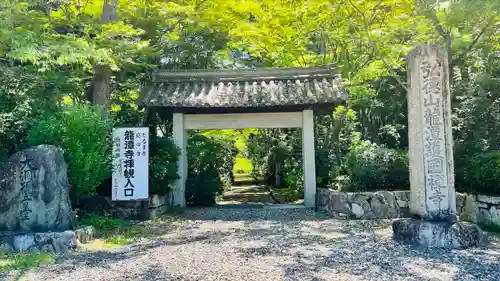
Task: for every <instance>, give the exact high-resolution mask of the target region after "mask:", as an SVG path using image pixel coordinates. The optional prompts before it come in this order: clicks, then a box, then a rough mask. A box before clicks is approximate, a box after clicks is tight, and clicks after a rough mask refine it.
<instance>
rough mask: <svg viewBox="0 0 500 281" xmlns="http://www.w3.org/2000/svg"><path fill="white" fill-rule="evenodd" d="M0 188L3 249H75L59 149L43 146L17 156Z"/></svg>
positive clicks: (12, 161) (62, 162)
mask: <svg viewBox="0 0 500 281" xmlns="http://www.w3.org/2000/svg"><path fill="white" fill-rule="evenodd" d="M0 188H1V189H0V249H3V250H14V251H29V250H52V251H64V250H66V249H67V248H73V247H74V246H76V237H75V233H74V232H73V231H71V230H72V229H73V227H74V225H73V213H72V208H71V201H70V198H69V185H68V178H67V164H66V162H65V161H64V156H63V153H62V151H61V150H60V149H58V148H57V147H55V146H51V145H40V146H37V147H33V148H29V149H25V150H23V151H20V152H18V153H16V154H14V155H13V156H12V157H10V159H9V161H8V162H7V164H6V166H5V169H4V170H3V175H2V176H1V177H0Z"/></svg>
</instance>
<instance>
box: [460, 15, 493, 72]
mask: <svg viewBox="0 0 500 281" xmlns="http://www.w3.org/2000/svg"><path fill="white" fill-rule="evenodd" d="M491 25H492V21H490V22H488V23H487V24H486V25H485V26H483V28H481V30H480V31H479V32H478V33H477V34H476V35H475V36H474V37H473V39H472V42H471V43H470V44H469V46H468V47H467V49H466V50H465V51H464V52H463V53H461V54H460V55H459V56H458V57H457V58H456V59H455V60H453V64H455V63H458V62H460V61H462V60H463V59H464V58H465V56H467V54H468V53H469V52H470V51H472V49H473V48H474V47H475V46H476V44H477V42H478V41H479V39H481V37H482V36H483V35H484V33H486V30H487V29H488V28H489V27H490V26H491Z"/></svg>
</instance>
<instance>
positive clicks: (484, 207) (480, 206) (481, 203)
mask: <svg viewBox="0 0 500 281" xmlns="http://www.w3.org/2000/svg"><path fill="white" fill-rule="evenodd" d="M476 206H477V207H478V208H481V209H489V208H490V205H488V204H487V203H483V202H476Z"/></svg>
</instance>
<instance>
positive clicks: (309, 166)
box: [302, 110, 316, 208]
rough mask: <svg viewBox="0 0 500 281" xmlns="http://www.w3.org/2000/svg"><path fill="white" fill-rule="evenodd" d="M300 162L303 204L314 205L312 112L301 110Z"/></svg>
mask: <svg viewBox="0 0 500 281" xmlns="http://www.w3.org/2000/svg"><path fill="white" fill-rule="evenodd" d="M302 162H303V165H304V205H305V206H306V207H307V208H314V207H315V205H316V157H315V153H314V113H313V111H312V110H304V111H302Z"/></svg>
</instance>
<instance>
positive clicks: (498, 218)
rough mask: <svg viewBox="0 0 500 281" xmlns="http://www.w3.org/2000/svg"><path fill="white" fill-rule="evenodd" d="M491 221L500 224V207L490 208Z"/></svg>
mask: <svg viewBox="0 0 500 281" xmlns="http://www.w3.org/2000/svg"><path fill="white" fill-rule="evenodd" d="M490 217H491V223H492V224H495V225H498V226H500V207H495V206H493V207H491V208H490Z"/></svg>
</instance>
